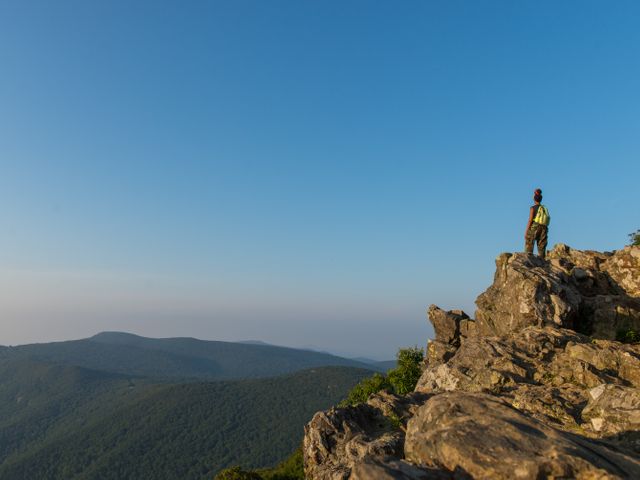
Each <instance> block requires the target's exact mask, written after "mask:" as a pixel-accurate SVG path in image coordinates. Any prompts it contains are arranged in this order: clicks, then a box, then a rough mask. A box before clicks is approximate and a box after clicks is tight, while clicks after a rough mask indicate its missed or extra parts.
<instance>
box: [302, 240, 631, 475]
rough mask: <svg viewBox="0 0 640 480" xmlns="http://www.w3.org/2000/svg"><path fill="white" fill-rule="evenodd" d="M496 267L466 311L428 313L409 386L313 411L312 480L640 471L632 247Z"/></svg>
mask: <svg viewBox="0 0 640 480" xmlns="http://www.w3.org/2000/svg"><path fill="white" fill-rule="evenodd" d="M496 267H497V268H496V274H495V278H494V282H493V284H492V285H491V286H490V287H489V289H487V291H485V292H484V293H483V294H481V295H480V296H479V297H478V299H477V301H476V305H477V307H478V309H477V311H476V313H475V318H470V317H469V316H468V315H467V314H465V313H464V312H462V311H459V310H453V311H448V312H447V311H444V310H442V309H440V308H438V307H436V306H431V307H430V308H429V311H428V316H429V319H430V321H431V322H432V324H433V326H434V330H435V339H433V340H431V341H429V343H428V345H427V355H426V360H425V366H424V371H423V373H422V376H421V378H420V380H419V382H418V384H417V386H416V389H415V392H414V393H412V394H410V395H407V396H397V395H393V394H390V393H386V392H380V393H378V394H375V395H372V396H371V397H370V398H369V400H368V401H367V402H366V403H365V404H361V405H357V406H354V407H346V408H334V409H332V410H330V411H328V412H319V413H318V414H316V415H315V416H314V418H313V420H312V421H311V422H310V423H309V424H308V425H307V427H306V429H305V438H304V455H305V472H306V475H307V477H308V478H312V479H332V480H333V479H336V480H337V479H345V480H346V479H365V478H367V479H373V480H375V479H445V478H447V479H449V478H450V479H454V478H455V479H468V478H472V479H475V478H478V479H510V478H522V479H538V478H580V479H605V478H640V345H637V344H625V343H621V342H618V341H616V340H615V339H616V338H620V337H621V336H623V334H624V333H625V332H629V331H636V332H638V331H640V247H626V248H625V249H623V250H620V251H617V252H611V253H599V252H592V251H578V250H573V249H571V248H569V247H567V246H565V245H558V246H556V247H555V248H554V249H553V250H552V251H551V252H549V254H548V257H547V260H541V259H539V258H537V257H534V256H532V255H527V254H522V253H516V254H502V255H500V256H499V257H498V258H497V260H496Z"/></svg>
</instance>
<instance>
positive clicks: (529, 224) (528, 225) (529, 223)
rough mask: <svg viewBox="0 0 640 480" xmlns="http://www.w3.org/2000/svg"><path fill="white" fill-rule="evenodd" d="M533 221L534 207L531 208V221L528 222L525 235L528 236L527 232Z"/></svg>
mask: <svg viewBox="0 0 640 480" xmlns="http://www.w3.org/2000/svg"><path fill="white" fill-rule="evenodd" d="M532 223H533V207H531V208H530V209H529V221H528V222H527V228H526V229H525V231H524V237H525V238H527V232H528V231H529V229H530V228H531V224H532Z"/></svg>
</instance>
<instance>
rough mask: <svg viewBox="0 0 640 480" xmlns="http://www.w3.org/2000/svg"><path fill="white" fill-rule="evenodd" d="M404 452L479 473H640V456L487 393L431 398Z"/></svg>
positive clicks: (419, 460) (420, 461)
mask: <svg viewBox="0 0 640 480" xmlns="http://www.w3.org/2000/svg"><path fill="white" fill-rule="evenodd" d="M405 457H406V459H407V460H409V461H410V462H412V463H413V464H415V465H420V466H431V467H436V466H437V467H440V468H445V469H446V470H449V471H454V470H456V469H457V470H458V471H463V472H465V473H467V474H468V475H470V476H471V477H472V478H477V479H514V478H520V479H538V478H640V462H639V461H638V460H637V459H634V458H632V457H631V456H629V455H625V454H624V453H621V452H618V451H616V450H615V449H614V448H610V447H608V446H606V445H605V444H602V443H599V442H594V441H590V440H588V439H585V438H581V437H578V436H576V435H571V434H568V433H565V432H561V431H559V430H556V429H553V428H551V427H548V426H546V425H544V424H543V423H542V422H539V421H537V420H535V419H532V418H530V417H528V416H527V415H524V414H522V413H521V412H519V411H518V410H516V409H514V408H512V407H509V406H508V405H506V404H505V403H504V402H502V401H500V400H498V399H496V398H495V397H493V396H490V395H486V394H469V393H462V392H450V393H444V394H441V395H436V396H434V397H432V398H431V399H429V400H428V401H427V402H426V403H425V404H424V405H423V406H422V407H420V408H419V409H418V410H417V412H416V414H415V416H414V417H413V418H412V419H411V420H410V421H409V424H408V426H407V437H406V441H405Z"/></svg>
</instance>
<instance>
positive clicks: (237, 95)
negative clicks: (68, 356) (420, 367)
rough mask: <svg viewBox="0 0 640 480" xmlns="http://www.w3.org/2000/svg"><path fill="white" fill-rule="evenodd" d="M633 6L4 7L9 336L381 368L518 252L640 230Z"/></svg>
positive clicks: (1, 123)
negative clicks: (145, 341)
mask: <svg viewBox="0 0 640 480" xmlns="http://www.w3.org/2000/svg"><path fill="white" fill-rule="evenodd" d="M637 18H640V5H639V4H638V3H637V2H633V1H617V2H604V1H599V2H592V1H565V2H551V1H548V2H540V1H536V2H533V1H523V2H512V1H486V2H476V1H471V0H468V1H464V2H463V1H447V2H444V1H442V2H440V1H414V2H411V1H407V2H400V3H399V2H379V1H347V2H345V1H322V2H320V1H303V2H301V1H297V0H296V1H293V0H291V1H258V0H255V1H243V0H233V1H199V2H198V1H193V2H177V1H175V2H165V1H153V2H151V1H149V2H144V1H137V2H130V1H111V2H99V1H61V2H45V1H42V2H37V1H30V2H23V1H15V2H14V1H4V2H1V3H0V62H1V63H0V65H1V68H2V75H0V105H1V109H0V132H2V135H0V167H1V170H0V218H2V223H3V227H4V228H3V229H2V231H3V234H2V235H0V292H1V293H0V315H2V318H3V322H2V324H1V325H0V344H17V343H26V342H34V341H50V340H55V339H68V338H79V337H84V336H88V335H92V334H94V333H97V332H98V331H101V330H125V331H130V332H134V333H139V334H142V335H148V336H195V337H199V338H207V339H220V340H243V339H260V340H264V341H268V342H273V343H278V344H285V345H292V346H302V345H314V346H317V347H320V348H323V349H327V350H332V351H337V352H343V353H350V354H354V355H367V356H370V357H375V358H390V357H392V356H393V355H394V353H395V351H396V350H397V348H398V347H400V346H407V345H415V344H418V345H423V344H424V343H426V339H427V337H428V336H430V335H431V334H432V331H431V329H430V327H429V326H428V324H427V322H426V320H425V315H424V313H425V309H426V307H427V306H428V305H429V304H431V303H436V304H438V305H440V306H442V307H445V308H459V307H462V308H464V309H465V310H467V311H469V313H472V312H473V308H474V306H473V301H474V299H475V297H476V296H477V295H478V294H479V293H480V292H481V291H483V290H484V289H485V288H486V287H487V286H488V285H489V284H490V282H491V279H492V275H493V269H494V264H493V261H494V258H495V257H496V256H497V255H498V254H499V253H500V252H502V251H516V250H520V249H521V248H522V243H523V238H522V237H523V233H524V227H525V223H526V219H527V213H528V207H529V205H530V204H531V196H532V192H533V190H534V188H536V187H540V188H542V189H543V192H544V195H545V199H544V202H545V203H546V204H547V205H548V207H549V210H550V212H551V215H552V226H551V231H550V240H551V243H552V244H553V243H556V242H562V243H566V244H569V245H571V246H574V247H576V248H585V249H587V248H588V249H598V250H611V249H616V248H620V247H622V246H623V245H624V244H625V242H626V240H627V236H626V235H627V234H628V233H629V232H631V231H633V230H635V229H637V228H640V214H639V209H638V208H637V207H636V205H637V184H638V177H639V174H640V161H639V160H638V153H639V152H640V135H639V133H640V132H639V129H640V116H639V113H638V112H640V97H639V96H638V85H640V32H639V31H638V28H637Z"/></svg>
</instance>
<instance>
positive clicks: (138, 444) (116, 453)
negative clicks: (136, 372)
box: [0, 359, 372, 479]
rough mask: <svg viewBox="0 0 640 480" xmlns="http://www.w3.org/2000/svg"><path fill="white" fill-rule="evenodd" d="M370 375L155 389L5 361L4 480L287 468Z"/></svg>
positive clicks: (0, 464) (0, 405) (0, 387)
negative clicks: (323, 412)
mask: <svg viewBox="0 0 640 480" xmlns="http://www.w3.org/2000/svg"><path fill="white" fill-rule="evenodd" d="M371 373H372V372H371V371H368V370H362V369H355V368H351V367H320V368H315V369H309V370H304V371H300V372H296V373H294V374H289V375H284V376H279V377H273V378H263V379H246V380H236V381H215V382H194V381H190V382H186V383H182V382H181V383H166V382H165V383H154V382H152V381H150V380H149V379H144V378H125V377H123V376H121V375H117V374H112V373H105V372H99V371H94V370H89V369H85V368H82V367H73V366H60V365H51V364H44V363H39V362H34V361H32V360H15V359H10V360H7V359H5V360H2V361H0V413H1V417H0V418H1V419H2V420H1V421H0V478H7V479H14V478H15V479H19V478H20V479H22V478H47V479H69V478H74V479H97V478H100V479H119V478H154V479H177V478H180V479H200V478H209V479H210V478H212V477H213V475H214V474H215V472H217V471H219V470H220V469H221V468H224V467H226V466H229V465H231V464H236V463H241V464H243V465H248V466H254V467H259V466H265V465H272V464H275V463H277V462H278V461H280V460H282V459H283V458H284V457H286V456H287V455H288V454H289V453H291V452H292V451H293V450H294V449H295V447H296V446H297V445H298V444H299V443H300V440H301V438H302V427H303V425H304V424H305V423H306V422H307V421H308V420H309V419H310V417H311V415H312V414H313V413H314V412H315V411H317V410H319V409H322V408H327V407H328V406H329V405H332V404H333V403H335V402H337V401H339V400H340V399H341V398H343V397H344V396H345V394H346V392H347V391H348V390H349V389H350V388H351V387H353V385H355V384H356V383H357V382H358V381H360V380H361V379H362V378H364V377H366V376H369V375H370V374H371Z"/></svg>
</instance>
